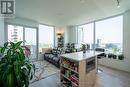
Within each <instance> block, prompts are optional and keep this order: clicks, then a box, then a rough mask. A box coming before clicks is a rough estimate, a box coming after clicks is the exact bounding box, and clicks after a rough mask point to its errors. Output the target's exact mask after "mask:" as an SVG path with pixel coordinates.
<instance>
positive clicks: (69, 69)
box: [60, 51, 103, 87]
mask: <svg viewBox="0 0 130 87" xmlns="http://www.w3.org/2000/svg"><path fill="white" fill-rule="evenodd" d="M102 53H103V52H97V51H86V53H83V52H75V53H68V54H63V55H61V58H60V62H61V67H60V68H61V82H62V83H63V85H67V86H70V87H71V86H72V87H73V86H74V87H75V86H76V87H92V86H93V85H94V84H95V79H96V69H97V55H100V54H102ZM74 75H75V76H74ZM74 77H75V78H74ZM65 82H66V83H68V84H64V83H65Z"/></svg>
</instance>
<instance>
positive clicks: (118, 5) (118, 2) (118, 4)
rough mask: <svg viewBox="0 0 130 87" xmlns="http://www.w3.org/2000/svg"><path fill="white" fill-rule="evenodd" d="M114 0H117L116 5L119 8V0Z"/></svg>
mask: <svg viewBox="0 0 130 87" xmlns="http://www.w3.org/2000/svg"><path fill="white" fill-rule="evenodd" d="M116 1H117V7H118V8H120V1H119V0H116Z"/></svg>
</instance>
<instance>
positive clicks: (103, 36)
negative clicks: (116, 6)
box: [96, 16, 123, 49]
mask: <svg viewBox="0 0 130 87" xmlns="http://www.w3.org/2000/svg"><path fill="white" fill-rule="evenodd" d="M122 39H123V16H118V17H114V18H110V19H106V20H103V21H98V22H96V47H103V48H105V49H113V48H119V49H122Z"/></svg>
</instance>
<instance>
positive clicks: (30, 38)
mask: <svg viewBox="0 0 130 87" xmlns="http://www.w3.org/2000/svg"><path fill="white" fill-rule="evenodd" d="M36 37H37V36H36V28H27V27H25V46H27V47H28V48H30V51H31V55H30V59H36V55H37V52H36V51H37V50H36V49H37V43H36Z"/></svg>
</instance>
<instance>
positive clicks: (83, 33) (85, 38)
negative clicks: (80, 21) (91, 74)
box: [78, 23, 94, 49]
mask: <svg viewBox="0 0 130 87" xmlns="http://www.w3.org/2000/svg"><path fill="white" fill-rule="evenodd" d="M78 28H79V30H78V41H79V43H86V44H89V45H90V49H93V42H94V24H93V23H90V24H85V25H81V26H79V27H78ZM81 38H82V39H81Z"/></svg>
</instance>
